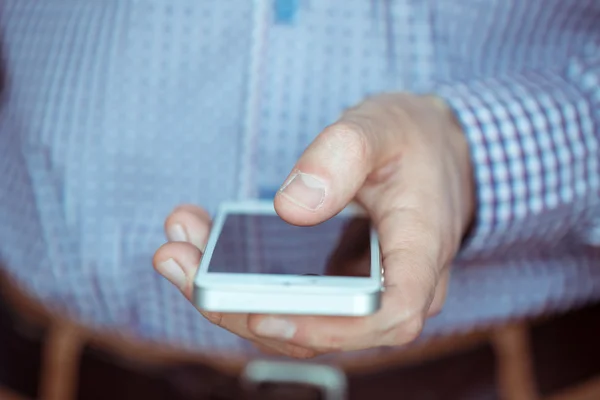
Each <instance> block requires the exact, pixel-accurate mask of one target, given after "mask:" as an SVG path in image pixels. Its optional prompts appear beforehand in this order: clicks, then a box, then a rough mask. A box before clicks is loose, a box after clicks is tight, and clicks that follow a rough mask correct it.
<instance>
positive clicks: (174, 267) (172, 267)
mask: <svg viewBox="0 0 600 400" xmlns="http://www.w3.org/2000/svg"><path fill="white" fill-rule="evenodd" d="M158 272H160V274H161V275H162V276H164V277H165V278H167V279H168V280H169V282H171V283H172V284H173V285H175V286H177V287H178V288H180V289H183V288H184V287H185V284H186V282H187V278H186V276H185V273H184V272H183V269H182V268H181V267H180V266H179V264H178V263H177V261H175V260H173V259H172V258H169V259H168V260H166V261H163V262H161V263H160V264H158Z"/></svg>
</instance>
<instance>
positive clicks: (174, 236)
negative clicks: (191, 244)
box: [167, 224, 188, 242]
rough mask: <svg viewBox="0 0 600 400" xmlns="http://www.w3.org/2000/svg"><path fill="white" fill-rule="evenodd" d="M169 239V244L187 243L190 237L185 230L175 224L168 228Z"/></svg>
mask: <svg viewBox="0 0 600 400" xmlns="http://www.w3.org/2000/svg"><path fill="white" fill-rule="evenodd" d="M167 239H169V242H187V241H188V237H187V234H186V233H185V229H184V228H183V226H181V225H180V224H173V225H171V226H169V227H168V228H167Z"/></svg>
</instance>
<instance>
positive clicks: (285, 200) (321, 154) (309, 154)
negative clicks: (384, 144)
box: [275, 121, 376, 226]
mask: <svg viewBox="0 0 600 400" xmlns="http://www.w3.org/2000/svg"><path fill="white" fill-rule="evenodd" d="M374 145H375V143H374V140H372V136H371V135H370V134H369V133H367V132H366V131H365V129H363V128H362V127H361V126H360V124H355V123H348V122H344V121H341V122H337V123H335V124H333V125H331V126H329V127H327V128H326V129H325V130H324V131H323V132H322V133H321V134H320V135H319V136H317V138H316V139H315V140H314V141H313V142H312V144H311V145H310V146H309V147H308V148H307V149H306V150H305V151H304V153H303V154H302V156H301V157H300V159H299V160H298V162H297V163H296V166H295V167H294V169H293V170H292V172H291V173H290V175H289V176H288V178H287V179H286V181H285V182H284V184H283V185H282V187H281V188H280V189H279V192H278V193H277V195H276V196H275V209H276V210H277V213H278V214H279V216H280V217H281V218H283V219H284V220H286V221H287V222H289V223H291V224H294V225H301V226H304V225H315V224H318V223H320V222H323V221H325V220H327V219H329V218H331V217H333V216H334V215H336V214H337V213H338V212H340V211H341V210H342V209H343V208H344V207H345V206H346V205H347V204H348V203H349V202H350V201H352V199H353V198H354V197H355V195H356V193H357V191H358V190H359V189H360V188H361V186H362V185H363V183H364V181H365V179H366V177H367V176H368V175H369V173H370V172H371V170H372V169H373V160H374V159H375V157H374V155H375V154H374V153H375V152H376V149H375V146H374Z"/></svg>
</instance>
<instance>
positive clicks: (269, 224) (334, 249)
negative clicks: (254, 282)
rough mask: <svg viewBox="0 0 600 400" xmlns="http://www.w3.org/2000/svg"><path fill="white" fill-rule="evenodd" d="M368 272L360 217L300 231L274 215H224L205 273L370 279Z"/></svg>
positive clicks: (365, 223) (366, 232)
mask: <svg viewBox="0 0 600 400" xmlns="http://www.w3.org/2000/svg"><path fill="white" fill-rule="evenodd" d="M370 267H371V247H370V222H369V220H368V218H366V217H364V216H355V215H344V214H342V215H338V216H336V217H334V218H332V219H330V220H328V221H325V222H323V223H321V224H319V225H316V226H311V227H299V226H293V225H290V224H288V223H287V222H285V221H283V220H282V219H281V218H280V217H279V216H277V215H256V214H227V216H226V219H225V221H224V224H223V228H222V230H221V233H220V235H219V237H218V240H217V243H216V245H215V248H214V250H213V254H212V257H211V260H210V263H209V266H208V272H209V273H210V272H215V273H235V274H244V273H252V274H283V275H318V276H348V277H370V274H371V272H370V269H371V268H370Z"/></svg>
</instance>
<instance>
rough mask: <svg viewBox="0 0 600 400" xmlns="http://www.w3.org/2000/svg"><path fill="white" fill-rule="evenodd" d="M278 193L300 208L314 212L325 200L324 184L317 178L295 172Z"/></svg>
mask: <svg viewBox="0 0 600 400" xmlns="http://www.w3.org/2000/svg"><path fill="white" fill-rule="evenodd" d="M279 192H280V193H281V194H282V195H284V196H285V197H287V198H288V199H290V200H291V201H292V202H294V203H295V204H297V205H299V206H300V207H303V208H306V209H307V210H311V211H315V210H317V209H319V207H321V206H322V205H323V201H324V200H325V184H324V183H323V181H321V180H320V179H319V178H317V177H315V176H313V175H309V174H305V173H303V172H300V171H298V172H296V173H295V174H294V175H293V176H292V177H291V178H290V179H289V180H288V181H287V182H286V183H285V184H284V185H283V186H282V187H281V189H279Z"/></svg>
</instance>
